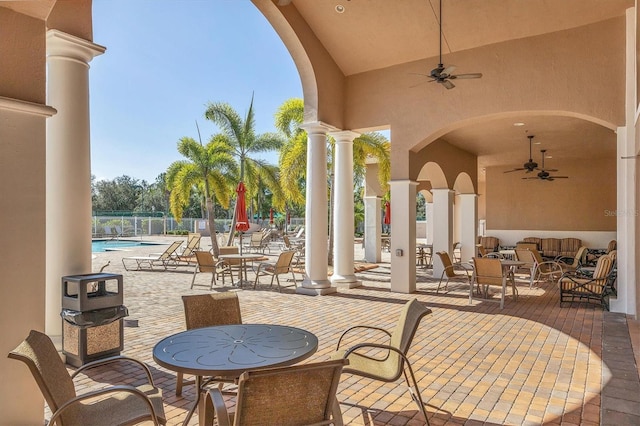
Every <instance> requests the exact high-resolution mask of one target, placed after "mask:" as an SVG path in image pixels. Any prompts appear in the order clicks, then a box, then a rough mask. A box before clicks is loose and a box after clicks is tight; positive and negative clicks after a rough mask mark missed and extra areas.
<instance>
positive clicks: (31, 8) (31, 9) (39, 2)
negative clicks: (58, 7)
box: [0, 0, 56, 20]
mask: <svg viewBox="0 0 640 426" xmlns="http://www.w3.org/2000/svg"><path fill="white" fill-rule="evenodd" d="M55 2H56V0H30V1H2V2H0V7H4V8H6V9H11V10H13V11H14V12H17V13H21V14H23V15H27V16H31V17H32V18H37V19H42V20H45V19H47V16H49V12H51V9H52V8H53V5H54V4H55Z"/></svg>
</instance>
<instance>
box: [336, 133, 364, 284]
mask: <svg viewBox="0 0 640 426" xmlns="http://www.w3.org/2000/svg"><path fill="white" fill-rule="evenodd" d="M331 136H333V137H334V138H335V141H336V158H335V167H334V170H335V188H334V199H333V220H334V226H333V244H334V255H333V275H332V276H331V282H332V283H333V284H335V285H338V284H339V285H340V286H341V287H347V288H353V287H358V286H360V285H362V283H361V282H359V281H358V280H357V279H356V276H355V274H354V269H353V257H354V248H353V244H354V242H353V235H354V232H355V226H354V224H353V215H354V212H353V140H354V139H355V138H357V137H358V136H360V134H359V133H355V132H351V131H343V132H335V133H331Z"/></svg>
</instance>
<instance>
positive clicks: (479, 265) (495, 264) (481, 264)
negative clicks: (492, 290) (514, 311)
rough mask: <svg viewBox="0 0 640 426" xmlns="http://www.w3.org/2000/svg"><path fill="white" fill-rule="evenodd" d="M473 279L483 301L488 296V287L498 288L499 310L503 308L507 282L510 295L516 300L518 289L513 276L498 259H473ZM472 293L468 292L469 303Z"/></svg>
mask: <svg viewBox="0 0 640 426" xmlns="http://www.w3.org/2000/svg"><path fill="white" fill-rule="evenodd" d="M473 268H474V273H473V277H474V280H475V282H476V285H477V286H478V287H479V288H480V289H481V291H482V293H483V294H484V297H485V299H486V298H487V297H488V296H489V287H492V286H493V287H500V289H501V291H500V309H503V308H504V299H505V293H506V288H507V285H506V283H507V281H510V282H511V294H512V296H513V299H514V300H517V299H518V289H517V287H516V283H515V280H514V279H513V276H510V272H509V271H508V270H505V268H504V267H503V266H502V262H501V261H500V259H496V258H491V257H474V258H473ZM471 298H472V292H471V291H469V303H471Z"/></svg>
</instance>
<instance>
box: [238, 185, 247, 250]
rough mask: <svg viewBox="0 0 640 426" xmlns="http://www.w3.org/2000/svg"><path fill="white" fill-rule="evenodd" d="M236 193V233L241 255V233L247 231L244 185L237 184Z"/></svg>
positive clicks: (245, 190)
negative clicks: (238, 238) (238, 237)
mask: <svg viewBox="0 0 640 426" xmlns="http://www.w3.org/2000/svg"><path fill="white" fill-rule="evenodd" d="M236 192H237V193H238V199H237V200H236V231H239V232H240V254H242V233H243V232H245V231H247V230H248V229H249V219H248V218H247V207H246V206H245V200H244V193H245V192H247V189H246V188H245V187H244V183H242V182H240V183H238V187H237V188H236Z"/></svg>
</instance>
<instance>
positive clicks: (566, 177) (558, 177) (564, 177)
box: [549, 176, 569, 179]
mask: <svg viewBox="0 0 640 426" xmlns="http://www.w3.org/2000/svg"><path fill="white" fill-rule="evenodd" d="M549 177H550V178H554V179H569V176H549Z"/></svg>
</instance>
